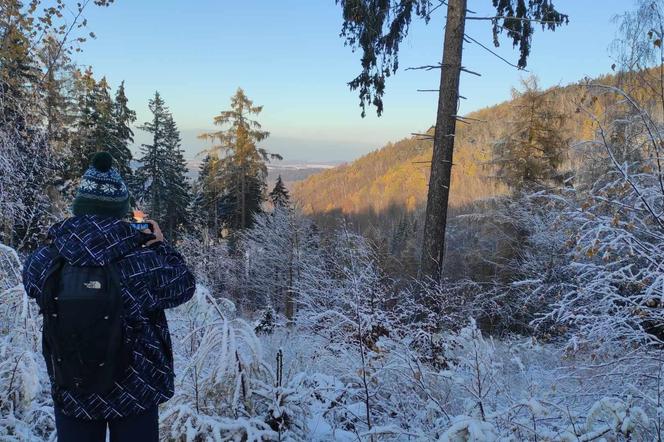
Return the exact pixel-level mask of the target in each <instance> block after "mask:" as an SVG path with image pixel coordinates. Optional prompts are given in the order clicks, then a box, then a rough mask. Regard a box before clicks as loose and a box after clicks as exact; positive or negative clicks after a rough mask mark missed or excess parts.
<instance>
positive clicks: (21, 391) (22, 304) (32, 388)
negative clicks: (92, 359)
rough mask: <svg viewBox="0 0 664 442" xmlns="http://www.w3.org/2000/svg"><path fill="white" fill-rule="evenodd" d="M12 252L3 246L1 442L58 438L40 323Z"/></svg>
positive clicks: (0, 248)
mask: <svg viewBox="0 0 664 442" xmlns="http://www.w3.org/2000/svg"><path fill="white" fill-rule="evenodd" d="M20 273H21V265H20V262H19V259H18V256H17V254H16V252H15V251H14V250H12V249H11V248H9V247H6V246H4V245H2V244H0V440H3V441H5V440H6V441H29V440H54V438H55V436H54V435H53V428H54V417H53V410H52V408H51V401H50V396H49V394H48V378H47V374H46V367H45V365H44V362H43V358H42V356H41V336H40V331H41V320H40V317H39V315H38V314H37V309H36V306H35V305H34V303H32V302H29V300H28V297H27V295H26V293H25V291H24V290H23V286H22V284H21V278H20Z"/></svg>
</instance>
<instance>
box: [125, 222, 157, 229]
mask: <svg viewBox="0 0 664 442" xmlns="http://www.w3.org/2000/svg"><path fill="white" fill-rule="evenodd" d="M129 225H130V226H132V227H133V228H134V229H136V230H145V229H148V230H152V224H150V223H129Z"/></svg>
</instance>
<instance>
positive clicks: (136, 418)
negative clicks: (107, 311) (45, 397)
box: [23, 154, 195, 442]
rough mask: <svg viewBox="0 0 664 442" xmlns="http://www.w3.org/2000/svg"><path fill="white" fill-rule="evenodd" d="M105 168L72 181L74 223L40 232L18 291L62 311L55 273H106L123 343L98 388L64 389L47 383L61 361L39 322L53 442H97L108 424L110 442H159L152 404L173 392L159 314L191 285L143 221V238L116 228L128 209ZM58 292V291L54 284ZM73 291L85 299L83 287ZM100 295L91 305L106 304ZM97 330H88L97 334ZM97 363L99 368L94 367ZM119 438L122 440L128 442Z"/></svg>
mask: <svg viewBox="0 0 664 442" xmlns="http://www.w3.org/2000/svg"><path fill="white" fill-rule="evenodd" d="M111 161H112V160H111V159H110V156H108V155H107V154H102V155H99V154H98V155H97V156H96V157H95V160H93V164H94V166H97V167H94V166H93V167H91V168H90V169H89V170H88V172H86V174H85V175H84V177H83V179H82V180H81V187H80V188H79V192H78V194H77V197H76V200H75V202H74V206H73V209H74V215H75V216H74V217H73V218H69V219H66V220H65V221H63V222H61V223H58V224H56V225H54V226H53V227H52V228H51V229H50V231H49V235H48V238H49V243H48V244H46V245H44V246H42V247H41V248H39V249H38V250H37V251H36V252H35V253H34V254H33V255H32V256H30V257H29V258H28V260H27V261H26V263H25V266H24V275H23V279H24V285H25V288H26V291H27V293H28V295H29V296H30V297H32V298H35V299H36V301H37V303H38V304H39V306H40V309H41V311H42V313H44V314H51V311H52V310H53V306H56V305H58V302H59V303H60V304H61V307H62V308H64V304H63V300H58V299H57V298H58V296H57V287H58V282H57V281H56V282H54V281H53V280H54V279H57V278H60V281H62V280H64V279H65V278H64V277H63V276H62V275H61V273H62V272H63V268H66V269H69V271H70V272H72V273H74V276H76V272H78V273H79V274H82V275H86V274H98V275H102V274H105V272H108V274H112V275H114V276H113V278H108V281H110V282H109V284H112V285H113V287H111V289H112V290H114V292H113V293H117V297H118V299H119V301H120V302H119V304H121V306H120V310H121V316H120V319H121V324H122V341H123V342H122V345H118V346H117V347H118V348H120V349H121V351H122V352H123V353H124V357H126V363H125V364H123V365H120V362H119V361H116V360H115V358H114V360H113V361H111V362H113V363H116V364H117V365H118V366H120V367H121V368H120V369H119V371H118V370H116V374H114V375H113V379H111V380H110V383H107V387H106V388H104V389H99V388H96V390H95V388H92V389H91V390H90V389H82V388H75V387H74V386H72V385H71V384H66V383H64V382H63V380H62V379H63V376H56V374H60V373H59V372H58V370H59V369H60V366H59V365H58V364H60V363H62V364H66V363H67V362H68V361H66V360H65V361H59V360H56V359H61V358H60V356H59V353H58V352H57V351H56V349H53V348H50V347H52V346H53V345H49V343H53V342H55V341H54V339H55V338H53V337H52V336H50V335H48V333H51V329H52V327H51V326H47V325H50V324H51V323H50V322H49V321H47V320H46V319H45V326H44V339H43V347H44V349H43V350H44V358H45V360H46V365H47V368H48V372H49V377H50V380H51V386H52V395H53V402H54V407H55V415H56V427H57V432H58V439H59V440H60V441H69V440H91V441H92V440H100V441H102V440H105V433H106V426H107V425H108V427H109V428H110V432H111V440H112V441H114V440H142V441H144V442H147V441H150V440H158V413H157V406H158V405H159V404H160V403H163V402H165V401H167V400H168V399H169V398H170V397H172V395H173V388H174V385H173V380H174V373H173V357H172V349H171V341H170V336H169V331H168V325H167V323H166V316H165V314H164V309H166V308H171V307H175V306H177V305H179V304H182V303H183V302H186V301H187V300H189V299H190V298H191V297H192V295H193V292H194V287H195V286H194V277H193V275H192V274H191V273H190V272H189V271H188V270H187V268H186V266H185V263H184V260H183V259H182V257H181V256H180V255H179V254H178V253H177V252H175V251H174V250H173V249H172V248H171V247H170V246H169V245H168V244H165V243H164V242H163V237H162V235H161V231H160V230H159V226H158V225H157V224H156V223H154V222H151V224H152V227H153V232H149V231H138V230H136V229H135V228H134V227H132V226H131V225H130V224H129V223H128V222H126V221H124V220H123V218H124V217H125V216H126V215H127V214H128V211H129V203H128V194H127V190H126V186H125V185H124V183H123V182H122V180H121V178H120V176H119V175H118V174H117V172H116V171H115V170H114V169H111V168H110V163H111ZM86 272H88V273H86ZM90 272H92V273H90ZM95 272H96V273H95ZM70 279H72V278H70ZM78 279H80V277H79V278H78ZM94 279H103V278H101V277H98V278H94ZM73 280H74V281H76V280H77V279H76V277H74V278H73ZM82 284H83V285H85V287H87V289H91V290H92V292H93V293H94V291H95V289H98V291H100V292H101V291H103V290H105V289H106V287H105V284H102V283H101V282H100V281H96V280H95V281H85V282H83V283H82ZM59 287H60V290H62V287H63V284H62V283H61V282H60V285H59ZM67 290H69V291H71V290H72V289H67ZM54 293H55V295H54ZM81 293H85V288H83V291H82V292H81ZM109 293H110V294H108V296H107V297H105V298H104V297H100V300H101V299H111V297H112V293H111V292H109ZM60 296H62V295H60ZM78 296H79V298H80V295H78ZM100 302H102V301H100ZM104 302H109V301H107V300H106V301H104ZM105 318H106V319H108V316H106V317H105ZM48 319H50V318H48ZM59 319H61V318H59ZM70 321H71V322H75V321H74V320H72V319H70ZM101 322H105V321H101ZM108 322H109V323H110V322H112V321H108ZM104 326H105V324H95V327H98V328H99V327H104ZM102 335H103V336H106V335H104V334H103V333H102ZM107 335H108V334H107ZM88 338H89V337H88ZM88 340H89V339H88ZM96 344H97V345H103V343H101V342H99V343H96ZM56 354H57V356H58V357H57V358H56V357H55V356H54V355H56ZM83 356H85V355H83ZM62 358H66V356H64V357H62ZM103 365H104V361H102V362H101V363H100V364H99V366H100V367H101V366H103ZM63 366H64V365H63ZM102 368H103V367H102ZM102 368H100V370H102ZM99 373H101V375H102V376H103V375H104V374H103V373H102V372H101V371H100V372H99ZM65 378H66V377H65ZM83 381H85V380H83ZM76 385H78V384H76ZM94 387H97V386H96V385H95V386H94ZM128 435H131V439H127V437H129V436H128Z"/></svg>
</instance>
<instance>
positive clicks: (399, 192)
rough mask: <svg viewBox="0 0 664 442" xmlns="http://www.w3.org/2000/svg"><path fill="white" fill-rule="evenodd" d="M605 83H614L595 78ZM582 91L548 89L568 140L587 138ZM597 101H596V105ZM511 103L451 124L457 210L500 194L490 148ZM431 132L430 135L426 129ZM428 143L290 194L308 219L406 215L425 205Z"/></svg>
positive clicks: (412, 142) (419, 140)
mask: <svg viewBox="0 0 664 442" xmlns="http://www.w3.org/2000/svg"><path fill="white" fill-rule="evenodd" d="M600 80H601V81H602V82H604V83H611V82H613V81H615V79H614V78H613V77H611V76H605V77H602V78H601V79H600ZM585 91H586V89H585V88H584V87H580V85H579V84H575V85H569V86H566V87H556V88H552V89H549V90H548V95H549V97H550V103H551V104H552V105H553V106H556V108H557V109H560V110H562V111H563V112H564V113H565V114H566V115H568V116H569V119H568V121H567V122H566V127H565V130H566V131H567V132H569V133H568V135H570V137H571V138H572V139H575V140H585V139H590V138H591V137H592V136H593V133H594V131H595V126H594V124H592V123H591V122H589V121H588V119H587V118H585V117H584V115H583V114H582V113H579V112H577V106H578V102H579V101H580V100H581V99H582V96H583V95H584V93H585ZM600 102H601V100H600ZM513 104H514V103H513V102H512V101H506V102H503V103H500V104H498V105H495V106H492V107H489V108H485V109H481V110H479V111H476V112H473V113H471V114H469V115H468V116H467V117H469V118H468V120H467V121H468V122H469V123H470V124H467V123H463V122H458V123H457V134H456V143H455V150H454V165H453V169H452V189H451V192H450V204H451V205H452V206H453V207H454V206H457V207H458V206H461V205H464V204H467V203H470V202H472V201H475V200H478V199H481V198H485V197H488V196H492V195H498V194H501V193H504V192H505V190H506V189H505V188H504V186H503V185H502V184H501V183H499V182H497V180H495V179H494V178H493V175H494V174H493V167H492V165H491V160H492V151H493V145H494V143H495V142H496V141H497V140H499V139H500V138H501V137H503V136H505V135H506V134H507V131H509V130H511V129H510V128H511V125H510V124H509V123H510V118H511V115H512V113H513V109H514V107H513ZM430 133H432V130H430ZM431 154H432V143H431V141H430V140H429V139H425V138H424V137H422V136H413V137H411V138H406V139H403V140H401V141H398V142H396V143H388V144H387V145H386V146H384V147H383V148H382V149H379V150H376V151H374V152H371V153H369V154H367V155H364V156H362V157H361V158H359V159H357V160H355V161H354V162H352V163H349V164H343V165H341V166H338V167H335V168H334V169H330V170H325V171H322V172H320V173H317V174H315V175H312V176H310V177H308V178H307V179H305V180H304V181H301V182H298V183H296V184H295V186H294V189H293V194H294V197H295V199H296V201H298V203H299V205H300V207H302V209H303V210H304V211H305V213H308V214H324V213H327V212H335V213H338V212H342V213H346V214H358V213H367V212H373V213H382V212H385V211H386V210H388V209H390V208H394V207H398V208H402V209H405V210H407V211H412V210H414V209H416V208H417V207H421V206H423V205H424V204H425V203H426V199H427V190H428V187H427V186H428V181H429V169H430V164H431Z"/></svg>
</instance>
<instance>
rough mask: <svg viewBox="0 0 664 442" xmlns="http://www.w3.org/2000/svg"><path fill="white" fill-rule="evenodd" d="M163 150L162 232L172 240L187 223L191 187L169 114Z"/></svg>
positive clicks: (174, 126) (182, 152) (174, 127)
mask: <svg viewBox="0 0 664 442" xmlns="http://www.w3.org/2000/svg"><path fill="white" fill-rule="evenodd" d="M164 142H165V147H166V149H165V151H164V153H165V154H166V158H165V159H164V161H165V163H164V169H163V173H164V176H163V179H164V182H165V185H166V214H165V218H164V219H163V220H162V221H163V222H164V228H165V230H164V234H165V235H166V236H167V237H168V238H171V239H172V240H175V239H177V234H178V232H179V231H180V230H182V228H183V227H185V226H186V225H187V224H188V223H189V219H190V214H189V212H188V209H189V206H190V204H191V187H190V185H189V182H188V180H187V171H188V169H187V162H186V160H185V159H184V151H183V150H182V148H181V142H182V139H181V137H180V132H179V131H178V128H177V125H176V124H175V121H174V120H173V117H172V116H171V115H168V117H167V118H166V122H165V140H164Z"/></svg>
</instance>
